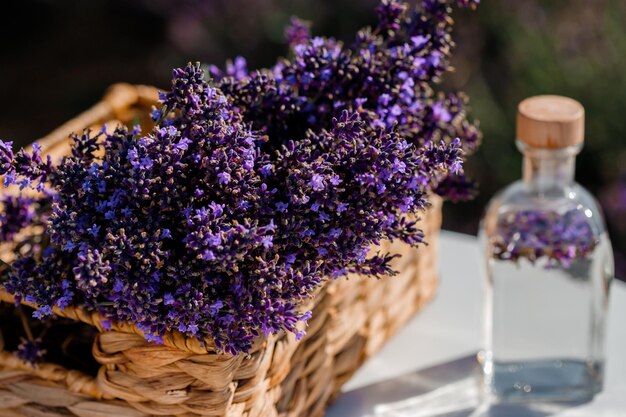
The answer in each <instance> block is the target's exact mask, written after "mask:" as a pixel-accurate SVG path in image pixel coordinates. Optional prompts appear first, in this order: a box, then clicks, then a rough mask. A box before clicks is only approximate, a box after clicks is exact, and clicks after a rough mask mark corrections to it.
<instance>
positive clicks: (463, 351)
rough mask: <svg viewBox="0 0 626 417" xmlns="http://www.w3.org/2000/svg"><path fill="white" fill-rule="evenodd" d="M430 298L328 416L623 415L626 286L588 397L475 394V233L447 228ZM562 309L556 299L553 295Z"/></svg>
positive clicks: (617, 293) (618, 289) (616, 293)
mask: <svg viewBox="0 0 626 417" xmlns="http://www.w3.org/2000/svg"><path fill="white" fill-rule="evenodd" d="M440 253H442V254H445V256H443V257H442V258H441V260H440V271H441V285H440V288H439V291H438V295H437V297H436V299H435V300H434V301H433V302H432V304H431V305H430V306H428V307H426V309H425V310H424V311H423V312H421V313H420V314H419V315H418V316H417V317H415V318H414V319H413V320H412V321H411V322H410V323H409V324H408V326H407V327H405V328H404V329H403V330H401V331H400V332H399V333H398V334H397V335H396V336H395V337H394V338H393V339H392V340H391V341H390V342H389V343H388V344H387V345H386V346H385V347H384V348H383V350H382V351H381V352H379V353H378V354H377V355H376V356H374V357H373V358H371V359H370V360H369V361H368V362H367V363H366V364H365V365H364V366H363V367H362V368H361V369H360V370H359V371H358V372H357V373H356V374H355V375H354V377H353V378H352V379H351V380H350V381H349V382H348V384H347V385H346V386H345V388H344V393H343V394H342V395H341V396H340V397H339V399H338V400H337V402H336V403H335V405H334V406H333V407H331V409H330V410H329V411H328V413H327V417H365V416H380V417H391V416H393V417H400V416H402V417H404V416H406V417H409V416H410V417H427V416H428V417H434V416H439V417H443V416H445V417H470V416H471V417H487V416H489V417H526V416H528V417H547V416H558V417H626V324H624V320H626V285H624V284H623V283H622V282H618V281H615V282H614V285H613V287H612V293H611V307H610V317H609V328H608V340H607V343H608V348H607V374H606V383H605V388H604V391H603V392H602V393H601V394H599V395H597V396H596V398H595V399H594V401H593V402H590V403H587V404H579V405H572V404H561V405H555V404H534V405H489V404H484V403H483V404H481V402H480V399H479V397H480V396H479V395H478V385H477V382H476V381H477V368H476V361H475V355H476V352H477V351H479V350H480V348H481V337H482V336H481V303H482V294H481V292H482V281H481V276H480V272H479V261H480V257H479V253H478V247H477V242H476V239H475V238H473V237H470V236H466V235H461V234H457V233H452V232H443V233H442V236H441V251H440ZM555 308H558V298H555Z"/></svg>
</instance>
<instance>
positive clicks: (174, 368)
mask: <svg viewBox="0 0 626 417" xmlns="http://www.w3.org/2000/svg"><path fill="white" fill-rule="evenodd" d="M156 99H157V94H156V90H155V89H153V88H151V87H145V86H130V85H125V84H120V85H116V86H114V87H113V88H112V89H111V90H110V92H109V94H107V96H106V97H105V98H104V100H103V101H102V102H100V103H99V104H97V105H96V106H94V107H93V108H91V109H90V110H88V111H87V112H85V113H83V114H81V115H79V116H78V117H77V118H76V119H74V120H72V121H70V122H68V123H66V124H65V125H63V126H61V127H60V128H58V129H57V130H55V131H54V132H52V133H51V134H50V135H48V136H47V137H46V138H44V139H42V140H41V141H40V144H41V145H42V147H43V148H44V150H46V151H47V152H48V153H49V154H51V155H53V156H61V155H63V154H65V153H67V151H68V149H69V145H68V141H67V137H68V134H69V133H70V132H74V131H77V132H78V131H81V130H83V129H84V128H87V127H94V128H100V127H101V126H102V125H103V124H104V123H108V124H109V125H110V126H114V125H115V124H117V123H119V122H121V123H126V124H132V123H136V122H138V121H139V122H141V123H143V124H148V123H149V121H148V120H149V119H148V118H147V114H148V111H149V110H150V108H151V106H152V105H154V104H155V103H156ZM440 224H441V202H440V201H439V200H435V202H434V203H433V206H432V207H431V208H430V209H429V210H428V211H427V212H426V213H425V214H424V216H423V219H422V222H421V226H422V228H423V229H424V232H425V233H426V235H427V236H428V241H429V245H428V246H422V247H421V248H420V249H419V250H416V249H412V248H409V247H408V246H406V245H404V244H402V243H393V244H392V243H390V242H383V243H382V244H381V246H382V248H381V249H383V250H385V251H390V252H392V253H401V254H402V255H403V256H402V257H401V258H399V259H396V260H395V265H394V268H395V269H396V270H398V271H400V273H399V274H398V275H397V276H395V277H392V278H383V279H380V280H377V279H372V278H364V277H359V276H356V275H355V276H350V277H348V278H347V279H346V278H342V279H338V280H336V281H333V282H330V283H328V284H327V285H325V286H324V287H323V288H322V289H321V290H320V291H319V293H318V294H317V295H316V297H314V298H313V299H312V300H311V301H310V306H309V308H310V309H312V311H313V318H312V319H311V320H310V321H309V324H308V327H307V329H306V332H307V334H306V336H305V337H304V338H303V339H302V340H300V341H295V340H294V337H293V335H288V334H279V335H275V336H270V337H266V338H260V339H259V340H257V341H256V343H255V346H254V348H253V349H252V351H251V353H250V354H249V355H237V356H233V355H229V354H218V353H216V351H215V348H214V346H213V344H212V343H211V341H210V340H205V341H204V342H199V341H197V340H195V339H188V338H185V337H184V336H182V335H181V334H179V333H171V334H168V335H166V336H165V337H164V345H159V346H157V345H154V344H150V343H148V342H146V341H145V340H144V338H143V337H142V335H141V332H140V331H139V330H138V329H136V328H135V327H134V326H132V325H130V324H115V325H114V326H113V329H112V330H111V331H104V330H103V329H102V324H101V319H102V318H101V317H100V316H99V315H98V314H97V313H90V312H86V311H84V310H82V309H80V308H71V307H68V308H66V309H64V310H63V311H55V312H56V313H57V314H58V315H60V316H64V317H69V318H72V319H75V320H80V321H82V322H85V323H88V324H90V325H93V326H95V327H96V328H98V330H100V333H99V334H98V336H97V337H96V339H95V341H94V344H93V350H92V353H93V355H94V358H95V359H96V360H97V362H98V363H99V364H100V365H101V366H100V370H99V372H98V375H97V377H96V378H93V377H91V376H88V375H84V374H82V373H81V372H78V371H73V370H66V369H64V368H62V367H60V366H58V365H54V364H50V363H44V364H40V365H37V367H35V368H32V367H31V366H30V365H28V364H26V363H24V362H22V361H20V360H19V359H17V357H16V356H14V355H13V354H11V353H9V352H3V351H2V343H1V340H0V417H2V416H45V417H61V416H79V417H105V416H120V417H139V416H188V417H192V416H193V417H195V416H229V417H239V416H241V417H244V416H245V417H257V416H263V417H265V416H285V417H287V416H293V417H300V416H321V415H323V413H324V409H325V407H326V405H327V404H328V403H329V401H331V400H332V399H333V397H334V396H335V395H336V394H337V393H338V392H339V390H340V388H341V386H342V385H343V384H344V383H345V382H346V381H347V380H348V379H349V378H350V376H351V375H352V374H353V373H354V372H355V371H356V370H357V369H358V367H359V366H360V365H361V364H362V363H363V361H364V360H365V359H366V358H368V357H369V356H371V355H372V354H373V353H375V352H377V351H378V350H379V349H380V348H381V347H382V345H383V344H384V343H385V342H386V341H387V340H388V339H389V338H390V337H391V336H392V335H393V334H394V333H395V332H396V331H397V330H398V329H399V328H400V327H401V326H402V325H403V324H404V323H406V322H407V321H408V320H409V319H410V318H411V317H412V316H413V315H414V314H415V312H416V311H418V310H419V309H420V308H421V307H422V306H423V305H424V304H425V303H426V302H427V301H429V300H430V299H431V298H432V296H433V295H434V292H435V289H436V286H437V271H436V259H437V247H438V245H437V238H438V231H439V228H440ZM0 300H2V301H5V302H12V301H13V297H12V296H11V295H10V294H8V293H6V292H4V291H2V289H0ZM1 319H2V318H1V317H0V320H1Z"/></svg>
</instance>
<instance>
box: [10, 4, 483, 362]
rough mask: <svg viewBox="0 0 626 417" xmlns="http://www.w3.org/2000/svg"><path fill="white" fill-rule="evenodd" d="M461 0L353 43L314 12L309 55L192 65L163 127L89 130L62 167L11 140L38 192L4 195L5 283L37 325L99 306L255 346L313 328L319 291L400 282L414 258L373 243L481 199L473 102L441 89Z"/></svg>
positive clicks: (158, 326) (409, 14) (301, 40)
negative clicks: (403, 258)
mask: <svg viewBox="0 0 626 417" xmlns="http://www.w3.org/2000/svg"><path fill="white" fill-rule="evenodd" d="M452 3H458V4H459V5H460V6H468V5H472V4H473V3H477V1H469V0H458V1H447V0H423V1H421V2H419V5H418V7H417V8H415V9H412V8H409V6H408V5H407V4H405V3H401V2H399V1H396V0H383V1H382V2H381V4H380V6H379V7H378V9H377V14H378V25H377V26H376V27H373V28H366V29H363V30H362V31H360V32H359V33H358V34H357V37H356V40H355V42H354V43H353V44H352V45H351V46H346V45H344V44H343V43H341V42H339V41H337V40H335V39H331V38H321V37H314V38H312V37H311V36H310V35H309V29H308V25H307V24H305V23H304V22H301V21H299V20H297V19H296V20H294V21H293V25H292V26H291V27H290V28H288V29H287V31H286V34H287V36H288V41H289V44H290V47H291V56H290V58H288V59H282V60H280V61H279V62H278V63H277V64H276V65H275V66H274V67H273V68H270V69H264V70H258V71H252V72H249V71H248V70H247V69H246V65H245V61H244V60H243V59H241V58H240V59H237V60H235V61H234V62H233V63H231V64H230V65H229V66H228V68H227V69H226V71H221V70H219V69H217V68H216V67H210V69H209V71H208V73H209V74H206V73H205V72H203V70H202V68H201V67H200V66H199V65H191V64H190V65H188V66H187V67H185V68H181V69H176V70H174V71H173V80H172V87H171V90H170V91H169V92H166V93H162V94H161V96H160V101H161V105H160V107H158V108H157V109H155V110H154V112H153V114H152V116H153V119H154V122H155V126H154V128H153V129H152V130H151V131H149V132H141V131H140V129H139V128H134V129H130V130H129V129H127V128H125V127H117V128H116V129H115V130H113V131H107V130H103V131H101V132H89V131H87V132H83V133H82V134H78V135H75V136H74V137H73V138H72V150H71V155H69V156H66V157H64V158H63V159H62V160H61V161H60V162H58V163H53V161H51V159H50V158H44V157H43V156H42V152H41V149H40V148H39V147H38V146H37V145H34V146H33V149H32V152H27V151H25V150H20V151H18V152H16V153H14V152H13V150H12V149H11V143H10V142H0V174H1V175H4V179H5V183H6V185H11V184H13V185H17V186H19V187H20V189H21V190H24V192H23V194H22V195H20V196H18V197H11V196H5V197H4V201H3V204H4V210H3V212H2V217H1V218H0V222H1V226H0V238H1V239H2V241H4V242H5V244H10V245H13V247H14V253H15V254H16V259H15V260H13V261H12V262H11V263H10V264H7V265H6V266H5V268H4V271H3V274H2V277H1V278H0V284H1V285H2V286H3V287H4V288H5V289H6V290H7V291H8V292H10V293H12V294H14V295H15V297H16V300H17V301H18V302H21V301H26V302H28V303H33V304H36V305H38V306H39V308H38V310H37V311H36V312H35V313H34V314H35V316H36V317H39V318H44V317H46V316H48V315H51V314H52V308H53V306H57V307H59V308H61V309H62V308H65V307H67V306H70V305H80V306H83V307H84V308H86V309H89V310H92V311H98V312H99V313H100V314H102V315H103V316H104V317H106V318H107V319H108V320H109V323H112V322H131V323H134V324H136V326H137V327H138V328H139V329H140V330H142V332H143V333H144V335H145V338H146V339H147V340H150V341H155V342H159V341H160V340H161V337H162V336H163V335H164V334H165V333H167V332H170V331H179V332H181V333H183V334H185V335H186V336H188V337H196V338H199V339H204V338H207V337H208V338H211V339H212V340H213V341H214V343H215V345H216V347H217V348H218V350H220V351H223V352H229V353H232V354H236V353H239V352H247V351H249V349H250V348H251V344H252V341H253V339H254V338H255V337H257V336H259V335H262V334H271V333H275V332H279V331H288V332H293V333H295V334H297V335H298V336H301V335H302V332H301V330H299V329H300V328H301V326H299V325H298V323H299V322H304V321H306V320H307V318H308V317H309V313H308V312H306V311H302V307H301V306H302V303H303V301H304V300H305V299H306V298H308V297H310V296H311V295H313V294H314V292H315V291H316V289H318V288H319V287H320V286H321V285H322V284H323V283H324V282H325V281H326V280H328V279H334V278H337V277H341V276H344V275H346V274H348V273H351V272H356V273H359V274H362V275H370V276H376V277H378V276H384V275H392V274H393V273H394V271H393V270H392V268H391V267H390V264H389V262H390V260H391V259H392V258H393V257H394V254H387V253H378V254H374V255H372V256H368V251H369V249H370V248H371V246H372V245H375V244H377V243H378V242H380V241H381V240H382V239H399V240H401V241H403V242H406V243H407V244H409V245H413V246H416V245H419V244H421V243H422V242H423V241H424V239H425V237H424V236H423V233H422V232H421V230H420V228H419V222H418V221H416V220H410V219H412V218H413V217H409V216H407V215H411V214H418V213H419V212H420V211H421V210H423V209H425V208H427V207H428V205H429V202H428V198H429V195H430V194H431V193H438V194H441V195H444V196H446V197H449V198H451V199H455V200H457V199H462V198H467V197H470V196H471V195H472V193H473V192H474V186H473V184H472V182H471V181H469V180H468V179H467V178H466V177H465V176H464V174H463V170H462V163H463V161H464V158H465V157H466V155H467V154H468V153H470V152H472V151H473V150H474V149H475V148H476V146H477V145H478V142H479V139H480V135H479V132H478V130H477V127H476V126H475V125H474V124H472V123H471V122H470V121H468V120H467V119H466V115H465V103H466V99H465V97H464V96H463V95H459V94H447V95H444V94H437V93H435V91H434V87H435V86H436V84H437V83H438V82H439V81H440V80H441V78H442V76H443V75H444V74H445V72H446V71H449V70H450V63H449V58H450V50H451V48H452V46H453V42H452V39H451V36H450V34H451V28H452V20H451V18H450V13H451V6H452ZM28 189H35V190H36V191H38V193H37V194H33V193H32V192H30V193H29V192H28V191H27V190H28ZM28 349H30V348H28ZM30 356H33V355H32V353H31V354H30Z"/></svg>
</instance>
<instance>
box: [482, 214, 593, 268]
mask: <svg viewBox="0 0 626 417" xmlns="http://www.w3.org/2000/svg"><path fill="white" fill-rule="evenodd" d="M598 243H599V242H598V238H597V237H596V235H595V234H594V233H593V230H592V229H591V225H590V224H589V219H588V218H587V216H585V213H584V212H583V211H580V210H569V211H567V212H565V213H557V212H554V211H549V212H546V211H533V210H522V211H517V212H514V213H507V214H504V215H502V216H500V217H499V219H498V225H497V234H496V235H495V236H494V238H493V240H492V242H491V245H492V248H493V252H494V255H495V257H496V258H498V259H501V260H511V261H518V260H519V259H520V258H525V259H528V260H529V261H531V262H533V263H534V262H536V261H537V260H539V259H541V258H545V259H547V260H548V262H547V264H546V266H547V267H554V266H558V265H560V266H562V267H563V268H567V267H569V265H570V264H571V262H572V261H573V260H574V259H576V258H588V257H589V256H590V255H591V254H592V252H593V250H594V249H595V247H596V245H597V244H598Z"/></svg>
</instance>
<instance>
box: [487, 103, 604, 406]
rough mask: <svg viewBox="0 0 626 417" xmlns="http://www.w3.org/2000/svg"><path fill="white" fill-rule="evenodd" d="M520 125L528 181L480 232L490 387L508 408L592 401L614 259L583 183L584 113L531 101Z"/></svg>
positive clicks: (503, 200)
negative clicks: (579, 178) (578, 163)
mask: <svg viewBox="0 0 626 417" xmlns="http://www.w3.org/2000/svg"><path fill="white" fill-rule="evenodd" d="M517 124H518V125H517V145H518V148H519V149H520V151H521V152H522V153H523V154H524V167H523V179H522V180H521V181H518V182H516V183H514V184H512V185H510V186H509V187H507V188H506V189H504V190H503V191H501V192H500V193H499V194H498V195H497V196H496V197H494V198H493V200H492V201H491V202H490V204H489V206H488V208H487V211H486V213H485V217H484V219H483V222H482V225H481V232H480V234H481V242H482V247H483V249H484V254H485V266H486V302H485V316H484V325H485V351H484V352H482V353H481V355H480V358H479V359H480V360H481V363H482V367H483V374H484V382H485V388H486V389H487V392H488V393H489V394H490V396H491V397H495V398H496V399H497V400H500V401H524V400H546V401H568V400H572V401H585V400H588V399H591V398H592V397H593V396H594V395H595V394H596V393H597V392H598V391H600V390H601V389H602V380H603V373H604V339H605V336H604V333H605V321H606V315H607V304H608V299H609V286H610V282H611V280H612V277H613V254H612V250H611V244H610V242H609V239H608V236H607V233H606V229H605V225H604V221H603V219H602V214H601V211H600V209H599V207H598V204H597V203H596V201H595V199H594V198H593V197H592V196H591V194H590V193H589V192H588V191H586V190H585V189H584V188H583V187H581V186H580V185H578V184H577V183H576V182H574V166H575V158H576V155H577V154H578V153H579V152H580V150H581V148H582V143H583V136H584V109H583V107H582V105H580V103H578V102H577V101H575V100H572V99H569V98H566V97H559V96H538V97H531V98H529V99H526V100H524V101H522V103H520V105H519V111H518V119H517Z"/></svg>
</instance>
